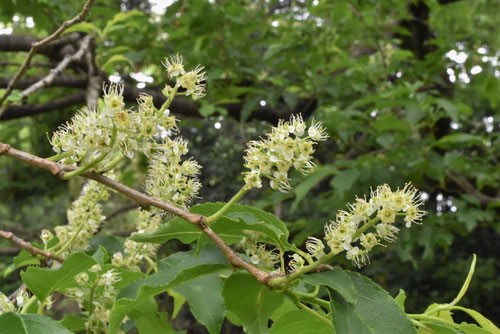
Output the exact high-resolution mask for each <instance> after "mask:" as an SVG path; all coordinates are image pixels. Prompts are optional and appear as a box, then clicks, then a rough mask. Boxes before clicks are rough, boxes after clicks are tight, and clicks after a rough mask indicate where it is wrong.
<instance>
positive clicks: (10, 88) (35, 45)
mask: <svg viewBox="0 0 500 334" xmlns="http://www.w3.org/2000/svg"><path fill="white" fill-rule="evenodd" d="M94 1H95V0H87V2H86V3H85V5H84V6H83V9H82V11H81V12H80V13H78V14H77V15H76V16H75V17H74V18H72V19H71V20H68V21H65V22H64V23H63V24H62V25H61V26H60V27H59V28H58V29H57V30H56V31H55V32H54V33H53V34H52V35H50V36H48V37H46V38H44V39H42V40H41V41H37V42H34V43H32V44H31V49H30V51H29V53H28V55H27V56H26V59H24V62H23V64H22V65H21V68H19V71H18V72H17V73H16V75H15V76H14V78H13V79H12V81H11V82H10V83H9V86H8V87H7V89H6V90H5V92H4V94H3V95H2V97H1V98H0V106H1V105H2V104H3V102H4V101H5V100H6V99H7V97H9V95H10V94H11V93H12V91H13V90H14V87H16V85H17V83H18V81H19V79H21V76H22V75H23V74H24V72H25V71H26V70H27V69H28V67H29V65H30V63H31V60H32V59H33V56H34V55H35V53H36V52H37V51H38V49H40V48H41V47H43V46H44V45H47V44H49V43H50V42H52V41H53V40H55V39H57V38H58V37H59V36H61V34H62V33H63V32H64V31H65V30H66V29H68V28H69V27H71V26H72V25H74V24H75V23H78V22H80V21H82V20H83V19H85V18H86V17H87V16H88V15H89V14H90V7H92V4H93V3H94ZM2 113H3V110H2V109H0V117H1V116H2Z"/></svg>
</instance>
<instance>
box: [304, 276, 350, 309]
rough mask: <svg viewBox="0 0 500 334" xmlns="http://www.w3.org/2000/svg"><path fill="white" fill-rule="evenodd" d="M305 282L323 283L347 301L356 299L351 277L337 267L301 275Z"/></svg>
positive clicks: (312, 283)
mask: <svg viewBox="0 0 500 334" xmlns="http://www.w3.org/2000/svg"><path fill="white" fill-rule="evenodd" d="M302 280H303V281H304V282H305V283H308V284H311V285H324V286H327V287H329V288H331V289H333V290H335V291H337V292H338V293H339V294H340V295H341V296H342V298H343V299H345V300H346V301H347V302H348V303H356V302H357V301H358V292H357V291H356V288H355V287H354V285H353V283H352V281H351V277H350V276H349V274H348V273H347V271H344V270H342V269H340V268H338V267H336V268H333V270H331V271H323V272H320V273H313V274H309V275H304V276H302Z"/></svg>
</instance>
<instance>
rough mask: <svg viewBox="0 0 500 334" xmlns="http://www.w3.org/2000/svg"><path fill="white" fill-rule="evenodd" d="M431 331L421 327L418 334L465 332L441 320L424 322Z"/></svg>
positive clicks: (459, 333)
mask: <svg viewBox="0 0 500 334" xmlns="http://www.w3.org/2000/svg"><path fill="white" fill-rule="evenodd" d="M423 324H424V325H425V326H427V327H428V328H429V329H431V331H428V330H427V329H425V328H422V327H419V329H418V331H417V334H463V333H462V332H460V331H459V330H458V329H455V328H453V327H451V326H449V325H447V324H445V323H440V322H424V323H423Z"/></svg>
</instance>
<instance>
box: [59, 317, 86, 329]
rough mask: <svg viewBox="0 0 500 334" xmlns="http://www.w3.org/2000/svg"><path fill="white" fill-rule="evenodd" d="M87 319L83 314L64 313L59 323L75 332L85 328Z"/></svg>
mask: <svg viewBox="0 0 500 334" xmlns="http://www.w3.org/2000/svg"><path fill="white" fill-rule="evenodd" d="M87 320H88V318H87V317H86V316H83V315H75V314H66V315H65V316H64V318H63V319H62V320H61V321H59V323H60V324H61V325H63V326H64V327H65V328H67V329H68V330H69V331H70V332H72V333H76V332H80V331H83V330H85V328H86V325H85V323H86V322H87Z"/></svg>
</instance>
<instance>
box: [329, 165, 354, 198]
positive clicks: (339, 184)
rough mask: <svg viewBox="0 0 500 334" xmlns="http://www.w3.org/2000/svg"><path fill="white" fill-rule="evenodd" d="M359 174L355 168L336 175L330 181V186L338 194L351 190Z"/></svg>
mask: <svg viewBox="0 0 500 334" xmlns="http://www.w3.org/2000/svg"><path fill="white" fill-rule="evenodd" d="M360 175H361V172H360V171H359V170H357V169H355V168H351V169H346V170H343V171H341V172H340V173H338V174H337V175H336V176H335V177H334V178H333V179H332V181H331V185H332V186H333V187H334V188H335V189H336V190H337V191H338V192H340V193H342V194H343V193H345V192H346V191H347V190H349V189H351V188H352V186H353V185H354V183H355V182H356V180H357V179H358V177H359V176H360Z"/></svg>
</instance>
